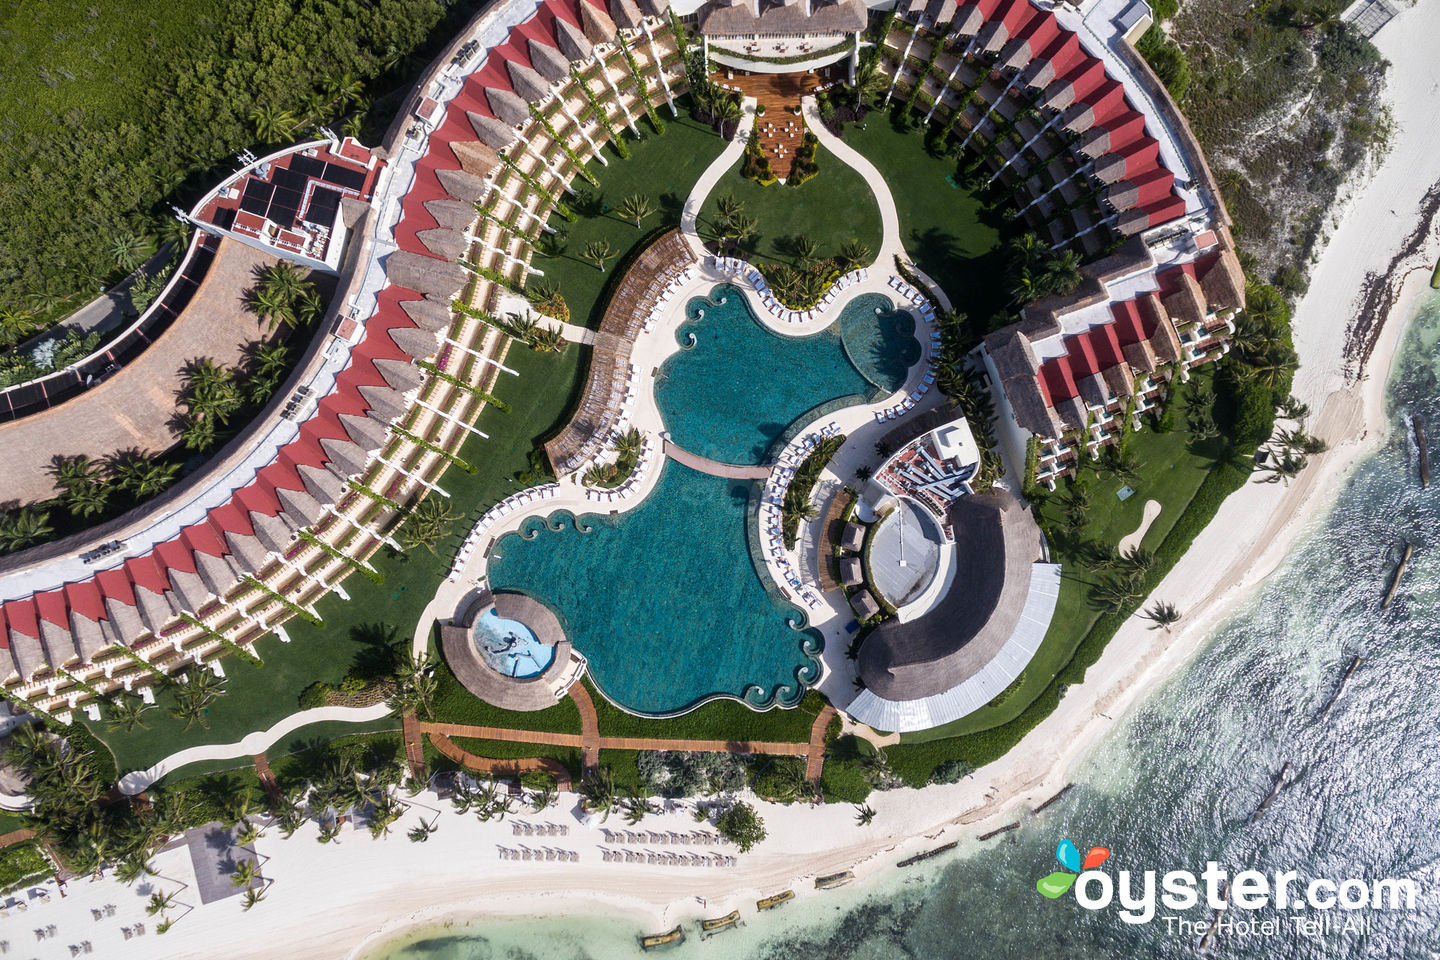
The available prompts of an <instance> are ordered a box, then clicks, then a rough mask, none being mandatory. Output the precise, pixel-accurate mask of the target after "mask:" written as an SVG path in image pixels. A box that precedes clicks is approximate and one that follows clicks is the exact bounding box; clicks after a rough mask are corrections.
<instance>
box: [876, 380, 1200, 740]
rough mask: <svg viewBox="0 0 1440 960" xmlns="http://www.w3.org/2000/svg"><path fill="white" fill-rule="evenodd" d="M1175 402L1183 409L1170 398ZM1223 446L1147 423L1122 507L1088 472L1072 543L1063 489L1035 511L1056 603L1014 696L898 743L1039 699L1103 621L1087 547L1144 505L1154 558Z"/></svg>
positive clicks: (974, 724)
mask: <svg viewBox="0 0 1440 960" xmlns="http://www.w3.org/2000/svg"><path fill="white" fill-rule="evenodd" d="M1202 375H1203V376H1206V377H1208V376H1209V374H1208V372H1206V373H1204V374H1197V379H1198V377H1199V376H1202ZM1174 402H1183V401H1182V400H1180V399H1179V398H1177V399H1176V400H1175V401H1174ZM1181 419H1182V420H1183V417H1182V418H1181ZM1222 445H1223V441H1221V440H1219V439H1218V438H1217V439H1212V440H1208V441H1205V442H1203V443H1199V444H1192V443H1191V440H1190V435H1189V434H1188V433H1187V432H1186V431H1184V430H1173V431H1171V432H1169V433H1157V432H1155V430H1154V429H1152V427H1151V426H1150V425H1149V422H1148V420H1147V423H1146V426H1145V427H1144V428H1143V429H1142V430H1141V431H1140V432H1139V433H1135V434H1132V435H1131V438H1130V449H1132V450H1134V451H1135V455H1136V456H1137V458H1138V459H1139V460H1140V479H1138V480H1135V481H1132V482H1131V483H1130V486H1131V487H1132V488H1133V489H1134V491H1135V493H1134V494H1133V495H1132V496H1130V497H1129V498H1128V499H1126V500H1123V501H1122V500H1120V499H1119V497H1117V496H1116V494H1117V493H1118V492H1119V490H1120V489H1121V488H1122V487H1124V486H1125V485H1126V484H1125V483H1124V482H1123V481H1121V480H1118V479H1116V478H1115V477H1114V476H1113V474H1111V473H1110V472H1109V471H1106V470H1102V471H1100V472H1099V474H1098V475H1097V474H1096V473H1095V472H1093V471H1087V474H1086V479H1087V485H1088V487H1087V488H1088V491H1089V494H1090V508H1089V511H1088V513H1087V517H1088V519H1087V522H1086V524H1085V527H1084V528H1083V529H1082V530H1080V531H1079V532H1078V533H1077V534H1074V535H1071V534H1068V533H1066V532H1065V529H1064V526H1065V513H1066V508H1065V505H1064V503H1063V494H1064V492H1065V489H1066V487H1065V485H1064V484H1063V483H1062V484H1061V485H1060V487H1059V488H1058V489H1057V490H1056V493H1055V495H1054V496H1052V497H1050V498H1049V499H1048V500H1046V502H1044V503H1043V504H1041V505H1040V506H1039V508H1038V511H1039V514H1038V519H1039V522H1040V523H1041V524H1042V525H1043V526H1044V527H1045V530H1046V532H1047V534H1048V535H1049V537H1050V540H1051V546H1052V547H1053V548H1054V550H1055V555H1056V556H1057V557H1058V559H1059V561H1060V564H1061V566H1062V568H1063V579H1062V580H1061V584H1060V598H1059V601H1058V602H1057V603H1056V605H1055V615H1054V617H1053V618H1051V621H1050V629H1049V630H1048V631H1047V632H1046V634H1045V639H1044V641H1042V642H1041V644H1040V649H1039V650H1037V651H1036V652H1035V657H1034V658H1033V659H1032V660H1031V661H1030V663H1029V664H1028V665H1027V666H1026V668H1025V676H1024V678H1023V682H1022V683H1021V685H1020V687H1019V689H1017V690H1015V691H1014V692H1013V693H1012V694H1010V695H1009V696H1008V697H1006V698H1005V700H1004V702H1003V703H1002V704H1000V705H998V706H994V707H990V706H986V707H982V708H981V709H979V710H977V711H975V712H974V713H971V714H969V715H968V716H964V717H961V718H960V719H959V720H955V721H953V722H951V723H948V724H944V725H943V726H939V727H934V728H932V729H930V730H922V731H919V732H916V733H907V734H903V735H902V737H901V739H902V741H904V742H906V743H919V742H924V741H927V740H939V739H943V738H946V737H955V736H963V735H964V734H967V733H974V732H976V731H980V730H987V729H990V728H992V727H995V726H997V725H999V724H1003V723H1006V722H1008V721H1010V720H1012V719H1014V718H1015V717H1017V716H1019V715H1020V714H1021V713H1022V712H1023V711H1024V710H1025V709H1026V708H1027V707H1028V706H1029V705H1030V704H1031V703H1032V702H1033V701H1034V700H1035V698H1036V697H1038V696H1040V694H1041V693H1043V692H1044V690H1045V688H1046V687H1047V686H1049V684H1050V682H1051V680H1053V679H1054V677H1055V675H1056V673H1058V672H1059V671H1060V669H1061V668H1063V667H1064V666H1065V665H1066V664H1067V663H1069V662H1070V660H1071V658H1072V657H1073V656H1074V655H1075V650H1076V648H1077V647H1078V646H1079V645H1080V642H1081V641H1082V640H1083V639H1084V638H1085V636H1086V634H1088V633H1089V632H1090V630H1091V628H1092V627H1093V626H1094V625H1095V623H1096V622H1097V621H1098V620H1099V619H1100V617H1101V615H1102V613H1103V611H1102V610H1101V609H1100V608H1099V607H1097V606H1096V605H1095V603H1094V602H1093V601H1092V600H1091V599H1090V596H1089V594H1090V588H1091V587H1092V586H1093V585H1094V583H1095V582H1096V581H1097V580H1098V579H1099V577H1098V576H1097V575H1096V574H1095V573H1094V572H1092V571H1090V570H1089V569H1087V568H1086V567H1085V565H1084V564H1083V563H1082V562H1081V561H1082V559H1083V557H1084V553H1085V550H1086V546H1087V544H1089V543H1091V542H1094V541H1108V542H1110V543H1118V542H1119V541H1120V539H1121V538H1123V537H1124V536H1126V535H1127V534H1129V533H1132V532H1134V531H1135V530H1136V529H1137V528H1138V527H1139V526H1140V520H1141V516H1142V511H1143V510H1144V505H1145V502H1146V501H1147V500H1156V501H1158V502H1159V503H1160V505H1161V509H1160V514H1159V515H1158V516H1157V517H1156V518H1155V521H1154V522H1153V523H1152V524H1151V525H1150V529H1149V530H1148V531H1146V534H1145V537H1144V539H1143V540H1142V541H1141V545H1142V546H1143V547H1145V548H1146V549H1148V550H1157V549H1158V548H1159V546H1160V544H1161V543H1163V542H1164V540H1165V538H1166V536H1167V535H1168V534H1169V533H1170V530H1171V529H1172V528H1173V527H1174V526H1175V524H1176V522H1177V521H1178V520H1179V519H1180V517H1181V515H1182V514H1184V512H1185V508H1186V506H1188V505H1189V503H1190V500H1191V498H1192V497H1194V496H1195V491H1196V490H1198V489H1199V488H1200V485H1201V484H1202V483H1204V482H1205V478H1206V477H1207V476H1209V475H1210V472H1211V470H1212V468H1213V467H1214V466H1215V461H1216V458H1217V457H1218V456H1219V455H1220V452H1221V449H1222Z"/></svg>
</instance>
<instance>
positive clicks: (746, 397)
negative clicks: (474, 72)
mask: <svg viewBox="0 0 1440 960" xmlns="http://www.w3.org/2000/svg"><path fill="white" fill-rule="evenodd" d="M685 315H686V317H687V320H686V321H685V322H684V323H682V324H681V325H680V328H679V329H678V330H677V331H676V337H677V338H678V339H679V340H680V342H681V343H682V344H683V345H684V346H685V349H683V350H681V352H680V353H678V354H676V355H675V356H673V357H671V358H670V359H669V360H667V361H666V362H665V364H664V365H663V366H662V367H661V368H660V373H659V375H658V376H657V377H656V382H655V400H656V403H657V404H658V405H659V407H660V415H661V417H662V418H663V419H664V421H665V428H666V429H667V430H669V431H670V436H671V438H672V439H673V440H674V442H675V443H676V444H677V445H679V446H680V447H682V448H684V449H685V450H688V451H689V452H691V453H694V454H698V455H699V456H702V457H708V458H709V459H711V460H718V461H720V462H721V463H736V464H757V463H761V462H763V460H764V458H765V456H766V453H767V452H768V451H769V450H770V449H771V447H772V446H773V445H774V443H775V441H776V440H777V439H779V438H780V437H781V436H782V434H784V432H785V430H786V428H787V427H789V426H790V425H791V424H792V423H794V422H795V421H796V420H798V419H800V418H802V417H803V416H804V415H805V413H806V412H807V411H810V410H813V409H815V408H816V407H818V406H820V405H822V404H825V403H827V402H829V401H833V400H836V399H839V398H842V397H852V396H853V397H854V398H855V402H857V403H859V402H861V401H863V400H865V399H867V398H869V397H871V396H879V395H884V394H889V393H893V392H895V391H896V390H898V389H899V388H900V386H901V385H902V384H903V383H904V382H905V373H906V371H907V370H908V369H909V367H910V366H911V365H912V364H914V363H915V362H916V361H917V360H919V358H920V344H919V343H918V342H917V341H916V340H915V337H914V333H915V322H914V320H913V318H912V317H911V316H910V314H909V313H908V312H906V311H904V310H897V309H895V306H894V304H893V303H892V302H891V301H890V300H889V299H888V298H887V297H884V296H882V295H880V294H878V293H870V294H864V295H863V296H860V297H857V298H856V299H855V300H853V301H851V303H850V304H849V305H847V306H846V308H845V310H844V311H843V312H842V313H841V315H840V319H839V320H838V321H837V323H836V324H834V325H832V327H831V329H830V330H826V331H825V332H822V333H818V334H814V335H812V336H807V337H782V336H779V335H778V334H775V333H772V332H770V331H769V330H768V329H766V328H765V327H764V326H763V325H762V324H761V323H760V322H759V321H758V320H757V319H756V318H755V314H754V312H753V311H752V310H751V308H750V306H749V304H748V303H747V302H746V298H745V294H744V293H743V292H742V291H741V290H740V289H739V288H738V287H735V286H732V285H730V284H721V285H719V286H717V287H716V288H715V289H714V290H712V291H711V292H710V295H709V296H708V297H697V298H695V299H693V300H691V301H690V302H689V303H687V304H686V305H685ZM836 331H838V332H836Z"/></svg>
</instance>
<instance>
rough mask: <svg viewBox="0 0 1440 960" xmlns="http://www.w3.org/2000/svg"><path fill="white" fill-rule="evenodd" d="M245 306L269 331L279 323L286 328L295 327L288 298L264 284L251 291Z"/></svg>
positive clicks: (292, 309)
mask: <svg viewBox="0 0 1440 960" xmlns="http://www.w3.org/2000/svg"><path fill="white" fill-rule="evenodd" d="M247 306H249V308H250V309H251V310H253V311H254V312H255V314H256V315H258V316H259V317H260V319H262V320H264V321H265V323H266V325H267V327H268V328H269V329H271V330H274V329H275V327H276V325H277V324H280V323H283V324H285V326H287V327H293V326H295V322H296V316H295V310H294V307H293V305H292V304H291V301H290V298H289V297H288V296H286V295H285V294H283V293H281V292H280V291H279V290H278V289H276V288H275V287H273V286H270V285H268V284H266V285H262V286H259V287H256V288H255V289H254V290H253V291H251V294H250V299H249V302H248V303H247Z"/></svg>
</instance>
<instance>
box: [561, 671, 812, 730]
mask: <svg viewBox="0 0 1440 960" xmlns="http://www.w3.org/2000/svg"><path fill="white" fill-rule="evenodd" d="M583 682H584V684H585V688H586V689H587V690H589V691H590V698H591V699H592V700H594V701H595V713H596V714H597V716H598V718H599V721H600V734H601V736H606V737H663V738H671V739H684V740H758V741H770V742H776V743H779V742H791V743H794V742H798V741H801V740H809V739H810V725H811V724H812V723H814V722H815V717H816V715H817V714H819V712H820V711H821V710H823V709H824V708H825V700H824V698H823V697H822V696H821V695H820V694H819V693H816V692H814V691H812V692H810V693H808V694H806V695H805V698H804V699H802V700H801V701H800V703H799V705H798V706H795V707H791V708H790V709H788V710H786V709H781V708H779V707H777V708H775V709H772V710H766V711H764V712H763V713H762V712H759V711H756V710H751V709H750V708H749V707H747V706H745V705H744V704H743V703H740V702H739V701H736V700H728V699H727V700H712V701H710V702H709V703H707V704H705V705H703V706H700V707H696V708H695V709H694V710H691V711H690V712H689V713H685V714H681V715H680V716H678V717H668V718H664V719H647V718H645V717H637V716H635V715H634V714H630V713H626V712H625V711H624V710H621V709H620V708H619V707H617V706H615V705H614V704H613V703H611V702H610V701H609V700H606V699H605V696H604V695H603V694H602V693H600V691H599V690H597V689H595V685H594V684H593V683H591V682H590V678H589V677H586V678H585V679H584V681H583Z"/></svg>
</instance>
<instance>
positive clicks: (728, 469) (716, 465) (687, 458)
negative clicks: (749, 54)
mask: <svg viewBox="0 0 1440 960" xmlns="http://www.w3.org/2000/svg"><path fill="white" fill-rule="evenodd" d="M664 451H665V456H667V457H669V458H670V459H671V460H674V461H675V462H676V463H683V464H684V465H685V466H687V467H689V468H690V469H691V470H699V471H700V472H701V473H708V474H709V475H710V476H712V477H730V478H731V479H734V480H764V479H765V478H767V477H769V476H770V468H769V467H765V466H754V467H747V466H742V465H740V464H735V463H721V462H720V461H718V460H711V459H709V458H708V457H702V456H700V455H699V454H695V453H691V452H690V451H689V450H686V449H685V448H684V447H678V446H676V445H675V444H674V443H672V442H671V441H669V440H666V441H665V446H664Z"/></svg>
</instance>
